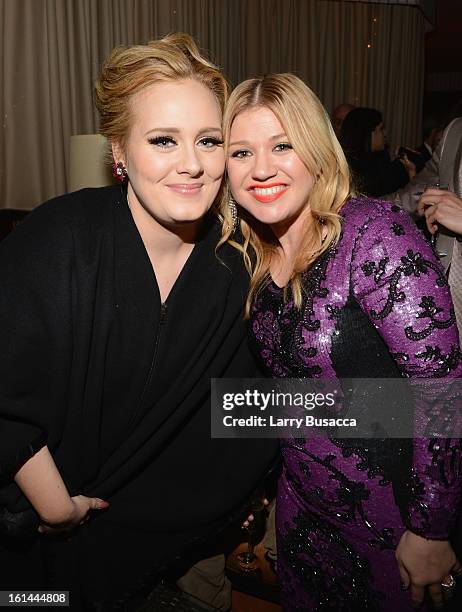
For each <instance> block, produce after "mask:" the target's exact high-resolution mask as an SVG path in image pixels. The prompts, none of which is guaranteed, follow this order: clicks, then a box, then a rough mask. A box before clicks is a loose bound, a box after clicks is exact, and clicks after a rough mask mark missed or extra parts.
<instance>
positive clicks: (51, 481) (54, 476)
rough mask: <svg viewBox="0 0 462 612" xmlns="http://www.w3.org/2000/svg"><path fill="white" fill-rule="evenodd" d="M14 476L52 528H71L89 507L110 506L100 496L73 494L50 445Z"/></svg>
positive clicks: (101, 507) (91, 508)
mask: <svg viewBox="0 0 462 612" xmlns="http://www.w3.org/2000/svg"><path fill="white" fill-rule="evenodd" d="M14 479H15V481H16V484H17V485H18V486H19V487H20V489H21V490H22V492H23V493H24V495H25V496H26V497H27V498H28V500H29V501H30V503H31V504H32V506H33V507H34V508H35V510H36V512H37V514H38V515H39V517H40V519H41V521H42V522H43V523H45V524H46V525H48V526H50V527H56V528H60V529H71V528H72V527H75V526H76V525H78V524H80V523H81V522H82V521H83V520H84V519H85V517H86V516H87V514H88V512H89V510H101V509H103V508H107V506H108V505H109V504H108V503H107V502H105V501H103V500H102V499H99V498H97V497H93V498H90V497H85V496H84V495H78V496H76V497H70V496H69V493H68V492H67V489H66V486H65V484H64V482H63V479H62V478H61V475H60V473H59V472H58V469H57V467H56V464H55V462H54V460H53V457H52V456H51V454H50V451H49V450H48V447H47V446H44V447H43V448H41V449H40V450H39V451H38V452H37V453H36V454H35V455H34V456H33V457H31V458H30V459H29V460H28V461H27V462H26V463H25V464H24V465H23V466H22V467H21V469H20V470H18V472H16V475H15V477H14Z"/></svg>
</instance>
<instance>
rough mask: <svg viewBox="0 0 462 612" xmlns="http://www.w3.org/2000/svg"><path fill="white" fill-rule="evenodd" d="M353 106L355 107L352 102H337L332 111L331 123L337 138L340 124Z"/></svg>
mask: <svg viewBox="0 0 462 612" xmlns="http://www.w3.org/2000/svg"><path fill="white" fill-rule="evenodd" d="M354 108H356V107H355V106H353V105H352V104H339V105H338V106H336V107H335V108H334V110H333V111H332V125H333V126H334V131H335V133H336V135H337V138H340V132H341V130H342V124H343V122H344V121H345V117H346V116H347V115H348V113H349V112H350V111H352V110H353V109H354Z"/></svg>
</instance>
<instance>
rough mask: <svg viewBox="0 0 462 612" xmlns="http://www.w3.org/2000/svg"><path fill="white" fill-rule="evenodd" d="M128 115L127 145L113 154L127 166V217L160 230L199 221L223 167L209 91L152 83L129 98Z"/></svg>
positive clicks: (189, 84)
mask: <svg viewBox="0 0 462 612" xmlns="http://www.w3.org/2000/svg"><path fill="white" fill-rule="evenodd" d="M131 115H132V121H131V129H130V133H129V136H128V140H127V144H126V147H125V149H124V150H123V151H122V150H121V149H120V147H119V146H118V144H117V143H113V153H114V159H115V161H122V162H123V163H124V164H125V165H126V167H127V172H128V177H129V184H128V199H129V203H130V208H131V209H132V213H133V214H135V213H137V214H140V213H141V214H142V216H143V218H144V219H145V220H146V219H147V220H148V222H152V221H153V220H154V221H155V222H157V223H159V224H161V225H163V226H164V227H172V226H173V227H175V226H177V225H179V224H185V223H193V222H197V221H200V219H201V218H202V217H203V216H204V215H205V213H206V212H207V211H208V210H209V208H210V207H211V205H212V203H213V201H214V200H215V198H216V196H217V193H218V190H219V188H220V184H221V179H222V176H223V172H224V164H225V160H224V152H223V147H222V132H221V111H220V108H219V105H218V102H217V101H216V99H215V97H214V95H213V93H212V92H211V91H210V90H209V89H208V88H207V87H205V86H204V85H202V84H201V83H199V82H198V81H195V80H192V79H188V80H184V81H167V82H162V83H156V84H154V85H150V86H148V87H146V88H145V89H143V90H141V91H139V92H137V93H136V94H134V96H133V98H132V100H131Z"/></svg>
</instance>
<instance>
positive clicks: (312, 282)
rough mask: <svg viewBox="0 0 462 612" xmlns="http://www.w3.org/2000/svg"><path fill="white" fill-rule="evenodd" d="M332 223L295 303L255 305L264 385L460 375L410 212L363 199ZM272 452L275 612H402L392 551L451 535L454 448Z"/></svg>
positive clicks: (433, 264)
mask: <svg viewBox="0 0 462 612" xmlns="http://www.w3.org/2000/svg"><path fill="white" fill-rule="evenodd" d="M341 214H342V217H343V231H342V236H341V238H340V240H339V242H338V243H337V245H336V246H333V247H331V248H330V249H329V250H328V251H327V252H326V253H324V254H323V255H322V256H321V257H320V258H319V259H318V260H317V261H316V263H315V264H314V265H313V266H312V267H311V268H310V270H309V271H308V272H306V273H305V274H304V277H303V281H304V288H305V290H306V298H305V301H304V304H303V308H302V309H301V310H297V309H296V308H294V306H293V303H292V302H291V300H290V295H289V297H288V300H287V301H286V302H284V296H283V290H281V289H280V288H279V287H277V285H275V284H274V283H270V284H269V285H268V286H267V287H266V288H265V289H264V290H263V291H262V292H261V293H260V294H259V295H258V297H257V299H256V301H255V303H254V306H253V311H252V317H251V326H250V327H251V339H252V343H253V344H254V345H255V349H256V351H257V353H258V354H259V356H260V357H261V359H262V361H263V362H264V364H265V366H266V369H267V370H268V371H269V373H270V374H271V375H272V376H273V377H324V378H337V377H363V378H366V377H371V378H378V377H399V376H410V377H412V376H416V377H427V378H429V377H437V378H443V377H458V376H461V374H462V368H461V360H460V351H459V339H458V334H457V329H456V325H455V319H454V312H453V309H452V304H451V300H450V295H449V290H448V285H447V282H446V278H445V276H444V274H443V272H442V269H441V268H440V266H439V264H438V263H437V261H436V260H435V257H434V255H433V252H432V250H431V248H430V247H429V246H428V245H427V244H426V243H425V242H424V240H423V239H422V237H421V235H420V233H419V232H418V231H417V229H416V228H415V227H414V225H413V223H412V221H411V220H410V219H409V218H408V216H407V214H406V213H405V212H404V211H402V210H401V209H400V208H398V207H397V206H394V205H392V204H390V203H386V202H377V201H374V200H369V199H363V198H361V199H353V200H350V201H349V202H348V203H347V204H346V205H345V206H344V207H343V209H342V213H341ZM399 442H401V446H399V444H398V443H399ZM393 445H394V446H393ZM397 445H398V446H397ZM406 445H407V447H408V448H407V449H406ZM281 449H282V456H283V462H284V467H283V473H282V476H281V478H280V482H279V486H278V498H277V523H276V524H277V534H278V573H279V581H280V585H281V588H282V601H283V606H284V610H285V611H290V612H296V611H297V612H298V611H309V610H315V611H319V612H321V611H323V612H324V611H327V610H329V611H335V612H340V611H343V612H347V611H348V612H372V611H387V612H388V611H390V610H392V611H393V612H398V611H401V610H410V609H411V607H410V604H409V595H408V594H407V593H405V592H403V591H402V590H401V588H400V576H399V573H398V569H397V565H396V561H395V558H394V551H395V548H396V546H397V544H398V542H399V539H400V537H401V535H402V534H403V532H404V530H405V529H406V528H408V529H411V530H412V531H414V532H415V533H418V534H420V535H423V536H425V537H427V538H430V539H446V538H447V536H448V533H449V531H450V530H451V529H452V528H453V522H454V518H455V509H456V507H457V506H458V503H459V491H460V471H459V469H458V466H460V457H461V446H460V441H459V440H450V441H445V440H430V441H429V440H426V441H425V440H423V439H416V440H407V441H396V440H393V441H391V440H388V441H387V442H385V443H384V442H380V441H376V440H329V439H326V438H323V439H321V438H314V439H306V440H303V439H292V438H291V439H284V440H282V441H281ZM405 483H406V484H405Z"/></svg>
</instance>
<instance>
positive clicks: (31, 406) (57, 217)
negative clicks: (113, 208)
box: [0, 200, 72, 501]
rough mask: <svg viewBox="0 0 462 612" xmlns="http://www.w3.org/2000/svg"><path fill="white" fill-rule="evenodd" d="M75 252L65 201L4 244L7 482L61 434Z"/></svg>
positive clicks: (3, 469)
mask: <svg viewBox="0 0 462 612" xmlns="http://www.w3.org/2000/svg"><path fill="white" fill-rule="evenodd" d="M71 252H72V237H71V235H70V231H69V230H68V228H67V223H66V222H65V220H64V217H63V215H62V214H61V212H60V209H59V201H57V200H55V201H52V202H50V203H48V204H45V205H43V206H41V207H39V208H38V209H37V210H36V211H34V212H33V213H31V215H30V216H29V217H28V218H27V219H26V220H25V221H24V222H23V223H22V224H21V225H19V226H18V228H17V229H16V230H15V231H14V232H13V233H12V234H11V235H10V236H9V237H8V238H6V239H5V240H4V241H2V243H0V286H1V291H0V329H1V330H2V331H1V343H0V479H1V480H0V482H1V483H2V484H3V483H4V482H7V481H8V479H10V480H11V478H12V477H13V476H14V474H15V473H16V472H17V470H18V469H19V468H20V467H21V466H22V465H23V464H24V463H25V462H26V461H27V460H28V459H30V457H32V456H33V455H34V454H35V453H36V452H37V451H38V450H39V449H40V448H42V447H43V446H44V445H45V444H47V443H48V440H49V437H50V433H51V431H52V430H53V429H54V436H55V438H56V432H57V429H59V426H60V423H62V419H61V418H60V417H59V414H57V409H58V408H59V405H60V404H61V405H63V404H64V401H63V400H64V396H65V381H66V377H67V375H68V362H69V358H68V357H66V350H65V346H66V344H67V346H68V347H69V338H70V294H71V292H70V290H69V289H70V287H69V283H70V280H69V278H70V265H69V261H70V253H71ZM67 352H69V351H67ZM58 435H59V434H58ZM0 501H2V495H1V490H0Z"/></svg>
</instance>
